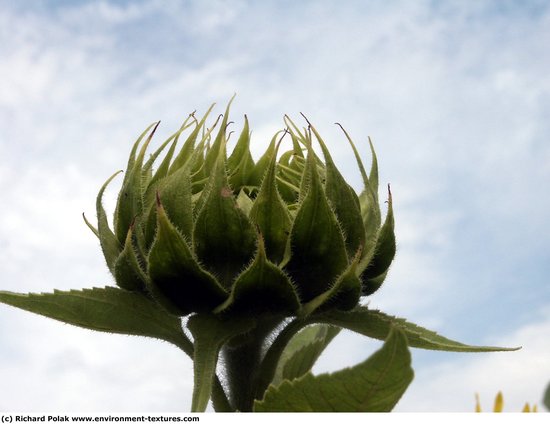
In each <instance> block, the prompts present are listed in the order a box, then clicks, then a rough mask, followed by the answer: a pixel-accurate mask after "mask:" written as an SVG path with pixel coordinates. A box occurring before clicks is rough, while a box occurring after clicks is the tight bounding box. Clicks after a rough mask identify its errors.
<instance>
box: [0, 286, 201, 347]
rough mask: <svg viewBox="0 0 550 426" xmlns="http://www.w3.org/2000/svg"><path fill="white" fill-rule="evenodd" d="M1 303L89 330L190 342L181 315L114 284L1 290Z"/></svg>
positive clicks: (185, 343)
mask: <svg viewBox="0 0 550 426" xmlns="http://www.w3.org/2000/svg"><path fill="white" fill-rule="evenodd" d="M0 302H2V303H5V304H7V305H11V306H15V307H16V308H19V309H24V310H25V311H29V312H33V313H35V314H39V315H43V316H45V317H48V318H53V319H56V320H58V321H62V322H65V323H68V324H72V325H76V326H78V327H82V328H87V329H90V330H96V331H106V332H109V333H119V334H129V335H133V336H147V337H154V338H157V339H162V340H166V341H167V342H170V343H173V344H174V345H176V346H179V347H186V346H187V347H189V345H190V344H191V343H190V342H189V340H188V338H187V337H186V336H185V334H184V333H183V330H182V328H181V320H180V319H179V318H178V317H175V316H172V315H169V314H168V313H166V312H165V311H164V310H161V309H159V308H158V306H157V305H156V303H154V302H153V301H152V300H151V299H148V298H147V297H145V296H143V295H141V294H139V293H135V292H130V291H126V290H122V289H118V288H114V287H106V288H92V289H84V290H70V291H59V290H54V292H53V293H41V294H34V293H29V294H19V293H10V292H7V291H2V292H0Z"/></svg>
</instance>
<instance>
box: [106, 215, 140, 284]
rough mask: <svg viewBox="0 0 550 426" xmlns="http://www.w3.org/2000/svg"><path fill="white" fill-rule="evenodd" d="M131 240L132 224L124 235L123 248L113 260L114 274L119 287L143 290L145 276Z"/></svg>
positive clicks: (132, 235) (132, 236) (132, 238)
mask: <svg viewBox="0 0 550 426" xmlns="http://www.w3.org/2000/svg"><path fill="white" fill-rule="evenodd" d="M133 240H134V226H133V225H132V226H130V230H129V231H128V235H127V236H126V242H125V243H124V250H122V252H121V253H120V255H119V256H118V259H117V260H116V262H115V268H114V269H115V272H114V276H115V280H116V283H117V285H118V286H119V287H122V288H123V289H125V290H129V291H143V290H145V283H146V282H147V277H146V276H145V272H144V271H143V270H142V267H141V266H140V264H139V260H138V258H137V255H136V251H135V248H134V241H133Z"/></svg>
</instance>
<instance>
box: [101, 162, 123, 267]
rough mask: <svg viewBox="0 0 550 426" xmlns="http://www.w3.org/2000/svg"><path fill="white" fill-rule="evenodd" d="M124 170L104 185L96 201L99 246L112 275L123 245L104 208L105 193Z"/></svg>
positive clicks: (115, 174)
mask: <svg viewBox="0 0 550 426" xmlns="http://www.w3.org/2000/svg"><path fill="white" fill-rule="evenodd" d="M120 172H122V170H119V171H118V172H116V173H114V174H113V175H112V176H111V177H110V178H109V179H107V181H106V182H105V183H104V184H103V186H102V187H101V189H100V190H99V193H98V194H97V199H96V214H97V235H98V238H99V244H100V245H101V250H102V251H103V256H104V257H105V261H106V262H107V266H108V267H109V270H110V271H111V273H112V274H114V272H115V262H116V260H117V258H118V256H119V254H120V252H121V251H122V244H121V243H120V242H119V240H118V238H117V237H116V236H115V234H114V233H113V231H111V228H109V221H108V220H107V214H106V213H105V209H104V208H103V201H102V200H103V193H104V192H105V189H106V188H107V185H109V183H110V182H111V181H112V180H113V179H114V178H115V177H116V176H117V175H118V174H119V173H120Z"/></svg>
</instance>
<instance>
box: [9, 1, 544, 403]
mask: <svg viewBox="0 0 550 426" xmlns="http://www.w3.org/2000/svg"><path fill="white" fill-rule="evenodd" d="M548 46H550V2H547V1H535V0H533V1H508V0H503V1H496V0H495V1H489V0H485V1H476V2H474V1H471V2H463V1H415V2H412V1H392V2H386V1H369V2H365V1H359V0H358V1H307V0H306V1H301V2H292V1H285V0H281V1H263V2H252V1H238V0H237V1H232V2H226V1H221V0H219V1H176V0H167V1H160V0H143V1H135V2H129V1H107V0H104V1H47V0H42V1H33V2H16V1H8V0H0V77H1V86H0V193H1V194H2V209H0V258H1V265H2V280H1V285H0V287H1V288H2V289H4V290H9V291H17V292H28V291H33V292H39V291H48V290H51V289H53V288H58V289H71V288H75V289H78V288H85V287H92V286H104V285H112V284H113V279H112V277H111V276H110V275H109V273H108V271H107V268H106V266H105V263H104V260H103V257H102V254H101V251H100V249H99V245H98V242H97V240H96V238H95V236H94V235H93V234H92V233H91V232H90V231H89V229H88V228H87V227H86V226H85V225H84V223H83V221H82V216H81V214H82V212H86V214H87V216H88V217H89V218H93V216H94V211H95V209H94V203H95V197H96V194H97V191H98V189H99V187H100V186H101V185H102V183H103V182H104V181H105V179H106V178H107V177H109V176H110V175H111V174H112V173H113V172H114V171H116V170H119V169H121V168H123V167H125V165H126V160H127V156H128V153H129V150H130V147H131V144H132V142H133V141H134V140H135V138H136V137H137V136H138V135H139V133H141V131H142V130H143V129H144V128H145V127H147V125H149V124H150V123H152V122H154V121H156V120H161V125H160V128H159V131H158V132H157V143H160V142H161V141H163V140H164V139H165V138H166V137H167V136H168V135H169V134H171V133H172V132H173V131H174V130H175V129H177V128H178V127H179V124H180V123H181V121H182V120H183V119H184V118H185V117H186V116H187V115H188V114H189V113H190V112H192V111H193V110H197V111H198V112H204V111H205V110H206V109H207V107H208V106H209V105H210V104H211V103H213V102H216V104H217V112H222V110H223V108H224V105H225V104H226V102H227V101H228V100H229V99H230V97H231V96H232V95H233V94H234V93H237V98H236V100H235V102H234V104H233V107H232V118H233V119H234V121H235V126H236V127H235V128H236V129H237V128H239V126H241V125H242V123H243V119H242V117H243V114H245V113H246V114H247V116H248V118H249V120H250V124H251V128H252V132H253V133H252V144H253V147H252V150H253V155H258V154H259V153H260V152H262V150H263V149H265V147H266V146H267V143H268V142H269V140H270V138H271V136H272V135H273V134H274V133H275V132H276V131H277V130H279V129H282V128H283V127H284V123H283V119H282V118H283V115H284V114H289V115H290V116H291V117H295V118H296V119H297V120H299V117H300V114H299V113H300V112H303V113H305V114H306V115H307V116H308V118H309V120H310V121H312V122H313V123H314V124H315V125H316V127H317V129H318V130H319V131H320V132H321V134H322V135H323V136H325V137H324V139H325V141H326V142H327V144H328V145H329V148H330V149H331V151H332V152H333V155H334V158H335V161H336V162H337V165H338V166H339V167H340V169H341V170H342V173H343V174H344V176H345V177H346V179H348V180H349V182H350V183H351V184H352V185H353V186H354V187H355V188H356V189H357V190H360V189H361V187H360V183H361V182H360V175H359V172H358V171H357V170H356V167H355V161H354V159H353V155H352V152H350V149H349V147H348V145H347V144H346V143H345V139H344V137H343V135H342V133H341V132H340V131H339V129H338V128H337V127H336V126H335V125H334V123H335V122H340V123H342V125H343V126H344V127H345V128H346V129H347V131H348V132H349V133H350V135H351V137H352V138H353V139H354V141H355V142H356V145H358V147H359V149H360V151H361V152H362V155H363V158H364V160H365V161H366V162H367V163H368V162H369V161H370V157H369V150H368V145H367V137H368V136H370V137H371V138H372V140H373V142H374V144H375V147H376V151H377V155H378V160H379V165H380V173H381V176H380V182H381V183H382V185H381V188H382V189H383V188H384V187H385V185H386V184H388V183H389V184H391V188H392V194H393V201H394V212H395V220H396V236H397V244H398V251H397V256H396V259H395V261H394V264H393V266H392V269H391V270H390V274H389V276H388V279H387V280H386V282H385V283H384V285H383V287H382V288H381V290H380V291H378V292H377V293H375V294H374V295H373V296H371V297H370V298H369V299H368V303H369V306H371V307H373V308H378V309H381V310H384V311H385V312H387V313H389V314H393V315H398V316H401V317H405V318H408V319H409V320H411V321H413V322H416V323H418V324H420V325H423V326H425V327H428V328H432V329H435V330H437V331H438V332H440V333H441V334H443V335H445V336H447V337H450V338H453V339H456V340H460V341H463V342H465V343H471V344H482V345H501V346H522V349H521V350H520V351H518V352H507V353H492V354H453V353H441V352H427V351H422V350H413V351H412V354H413V367H414V369H415V380H414V382H413V384H412V385H411V386H410V387H409V389H408V391H407V392H406V393H405V395H404V397H403V398H402V400H401V401H400V402H399V404H398V406H397V407H396V410H398V411H451V412H454V411H472V410H473V407H474V394H475V393H476V392H478V393H479V394H480V397H481V401H482V405H483V406H484V407H485V409H490V406H491V404H492V400H493V398H494V396H495V395H496V393H497V392H498V391H499V390H500V391H502V392H503V393H504V398H505V411H518V410H520V409H521V407H522V406H523V404H524V403H525V402H529V403H538V404H539V406H540V400H541V397H542V393H543V391H544V388H545V386H546V385H547V383H548V382H550V338H549V336H550V290H549V289H550V282H549V280H550V279H549V276H550V226H549V220H548V218H549V217H550V198H549V197H548V184H549V183H550V144H549V143H548V140H549V138H550V124H549V123H550V121H549V120H548V117H549V114H550V55H548ZM116 193H117V189H116V188H115V187H114V186H113V188H111V191H110V193H109V194H107V195H106V205H107V209H108V210H109V211H111V212H112V210H113V206H114V199H115V197H116ZM381 197H383V198H385V197H386V194H385V193H384V192H381ZM379 346H380V342H377V341H371V340H368V339H366V338H363V337H360V336H357V335H353V334H352V333H342V334H341V335H340V336H339V337H337V338H336V339H335V340H334V342H333V343H332V344H331V346H330V347H329V349H328V350H327V352H326V353H325V354H324V355H323V356H322V358H321V359H320V360H319V363H318V365H317V366H316V367H315V372H323V371H335V370H338V369H341V368H343V367H346V366H350V365H351V364H353V363H357V362H360V361H362V360H364V359H365V358H367V357H368V356H369V355H370V354H371V353H372V352H373V351H374V350H376V348H378V347H379ZM0 377H1V378H2V380H1V381H0V410H2V411H19V410H21V411H113V412H120V411H127V412H131V411H178V410H187V409H188V407H190V400H191V392H192V382H193V380H192V364H191V362H190V361H189V360H188V359H186V358H185V355H183V354H182V353H181V352H180V351H179V350H178V349H176V348H175V347H172V346H171V345H169V344H166V343H163V342H160V341H154V340H147V341H146V339H145V338H136V337H125V336H118V335H117V336H115V335H108V334H100V333H95V332H92V331H88V330H82V329H77V328H75V327H72V326H69V325H64V324H61V323H58V322H55V321H53V320H50V319H46V318H41V317H39V316H36V315H32V314H29V313H26V312H23V311H18V310H16V309H14V308H11V307H7V306H0Z"/></svg>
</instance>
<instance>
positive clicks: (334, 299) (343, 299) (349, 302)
mask: <svg viewBox="0 0 550 426" xmlns="http://www.w3.org/2000/svg"><path fill="white" fill-rule="evenodd" d="M360 256H361V251H360V250H358V251H357V253H356V254H355V257H354V258H353V259H352V262H351V264H350V265H349V266H348V267H347V268H346V270H345V271H344V272H343V273H342V274H341V275H340V276H339V277H338V278H337V279H336V281H335V283H334V284H333V285H332V286H331V287H330V288H329V289H328V290H327V291H325V292H324V293H321V294H320V295H319V296H317V297H315V298H313V299H312V300H310V301H309V302H307V303H306V304H305V305H304V306H303V309H302V312H301V313H302V315H304V316H307V315H310V314H311V313H312V312H314V311H317V310H318V309H322V310H326V309H331V308H336V309H341V310H344V311H348V310H350V309H353V308H354V307H356V306H357V304H358V303H359V298H360V297H361V280H360V279H359V277H358V276H357V263H358V262H359V259H360Z"/></svg>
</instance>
